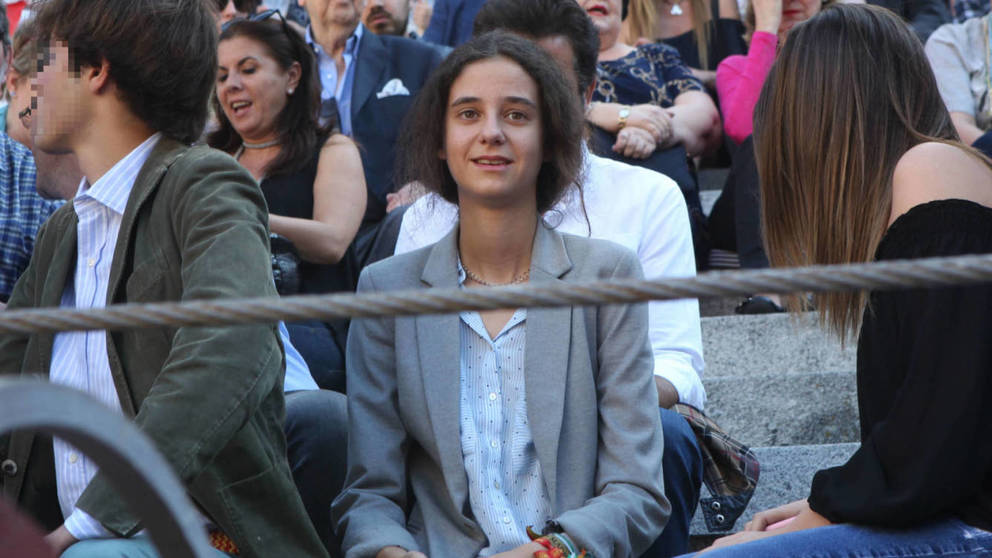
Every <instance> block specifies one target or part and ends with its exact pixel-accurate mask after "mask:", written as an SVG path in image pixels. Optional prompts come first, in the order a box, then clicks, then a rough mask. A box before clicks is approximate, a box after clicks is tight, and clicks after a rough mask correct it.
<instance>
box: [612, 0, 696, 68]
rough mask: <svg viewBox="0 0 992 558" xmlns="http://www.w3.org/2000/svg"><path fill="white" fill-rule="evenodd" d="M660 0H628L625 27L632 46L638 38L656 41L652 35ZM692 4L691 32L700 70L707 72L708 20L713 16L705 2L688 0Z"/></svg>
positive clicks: (653, 34) (656, 21)
mask: <svg viewBox="0 0 992 558" xmlns="http://www.w3.org/2000/svg"><path fill="white" fill-rule="evenodd" d="M661 1H662V0H630V6H629V10H630V12H629V13H628V14H627V20H626V22H627V25H628V26H629V27H628V29H629V34H630V36H628V37H627V39H628V42H629V43H630V44H633V43H634V41H636V40H637V39H638V38H640V37H647V38H649V39H657V37H656V36H655V33H654V29H655V26H656V25H657V23H658V10H659V8H660V7H659V6H658V4H660V3H661ZM688 1H689V2H690V3H691V4H692V30H693V32H694V33H695V37H696V48H697V49H698V50H699V65H700V66H701V68H700V69H702V70H709V69H711V68H710V67H709V42H710V26H709V25H708V24H709V22H710V20H711V19H713V15H712V14H711V13H710V6H709V3H708V1H707V0H688Z"/></svg>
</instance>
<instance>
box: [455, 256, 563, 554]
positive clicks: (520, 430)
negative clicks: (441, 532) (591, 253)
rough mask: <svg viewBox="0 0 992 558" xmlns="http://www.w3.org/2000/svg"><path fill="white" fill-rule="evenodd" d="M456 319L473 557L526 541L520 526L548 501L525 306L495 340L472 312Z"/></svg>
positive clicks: (537, 517)
mask: <svg viewBox="0 0 992 558" xmlns="http://www.w3.org/2000/svg"><path fill="white" fill-rule="evenodd" d="M458 282H459V283H460V284H461V283H464V282H465V271H464V269H463V268H462V267H461V265H459V269H458ZM459 316H460V317H461V324H460V325H461V327H460V334H459V358H460V370H461V402H460V405H459V413H460V421H461V422H460V431H461V446H462V456H463V459H464V465H465V475H466V477H467V478H468V494H469V503H470V504H471V506H472V515H474V516H475V520H476V521H478V523H479V527H480V528H481V529H482V532H483V533H485V534H486V539H487V540H488V544H487V545H486V548H484V549H483V550H482V551H481V552H479V555H480V556H489V555H491V554H496V553H498V552H505V551H507V550H511V549H513V548H516V547H518V546H520V545H522V544H525V543H527V542H528V541H529V540H530V538H529V537H528V536H527V531H526V528H527V526H528V525H533V526H541V525H544V524H545V523H546V522H547V521H548V520H549V519H551V499H550V498H549V497H548V493H547V489H546V488H545V487H546V484H545V482H544V473H543V472H542V470H541V462H540V461H538V459H537V448H536V447H535V446H534V438H533V436H532V435H531V430H530V424H529V423H528V418H527V392H526V390H525V387H524V383H525V382H524V375H525V374H526V371H525V370H524V353H525V348H526V345H527V324H526V320H527V309H526V308H519V309H517V311H516V312H514V314H513V316H512V317H511V318H510V319H509V321H507V322H506V324H505V325H504V326H503V329H502V330H501V331H500V332H499V333H498V334H497V335H496V337H495V338H491V337H490V336H489V332H488V331H487V330H486V326H485V324H484V323H483V322H482V316H481V315H480V314H479V313H478V312H461V313H460V314H459Z"/></svg>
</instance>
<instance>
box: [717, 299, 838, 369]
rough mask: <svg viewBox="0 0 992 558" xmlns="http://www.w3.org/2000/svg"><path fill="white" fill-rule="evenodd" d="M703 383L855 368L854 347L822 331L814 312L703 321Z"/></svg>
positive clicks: (735, 316) (734, 316)
mask: <svg viewBox="0 0 992 558" xmlns="http://www.w3.org/2000/svg"><path fill="white" fill-rule="evenodd" d="M701 324H702V332H703V358H704V359H705V361H706V369H705V371H704V372H703V378H704V379H707V378H708V379H712V378H718V377H722V376H749V375H752V374H797V373H810V372H823V371H852V370H854V369H855V349H856V347H855V343H854V341H853V340H852V341H850V342H848V344H847V346H846V347H841V344H840V341H839V340H838V339H837V338H836V337H835V336H834V335H833V334H831V333H828V332H827V331H826V330H824V329H822V328H820V326H819V323H818V321H817V318H816V314H815V313H812V312H808V313H805V314H802V315H800V316H795V315H791V314H760V315H751V316H738V315H732V316H714V317H708V318H702V320H701Z"/></svg>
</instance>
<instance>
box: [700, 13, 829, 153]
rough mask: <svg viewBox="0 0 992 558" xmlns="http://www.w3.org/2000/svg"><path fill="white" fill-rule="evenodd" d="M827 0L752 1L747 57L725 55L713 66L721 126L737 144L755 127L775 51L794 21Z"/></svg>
mask: <svg viewBox="0 0 992 558" xmlns="http://www.w3.org/2000/svg"><path fill="white" fill-rule="evenodd" d="M830 3H831V2H830V0H828V1H826V2H822V3H821V1H820V0H753V2H752V3H751V6H750V7H749V8H748V14H747V16H748V17H747V20H748V25H749V27H750V29H753V33H752V35H751V46H750V47H749V48H748V51H747V56H741V55H735V56H728V57H727V58H725V59H724V60H723V62H721V63H720V65H719V66H718V67H717V69H716V92H717V95H718V96H719V97H720V110H721V112H723V129H724V131H725V132H726V133H727V136H728V137H729V138H730V139H732V140H734V142H735V143H737V144H740V143H741V142H743V141H744V139H745V138H747V137H748V136H750V135H751V130H752V129H753V127H754V123H753V122H754V119H753V115H754V105H755V104H757V102H758V96H759V95H760V94H761V86H762V85H763V84H764V83H765V77H767V76H768V71H769V70H771V68H772V63H773V62H775V52H776V50H777V48H778V44H779V43H780V42H784V41H785V36H786V34H788V33H789V30H790V29H792V27H793V26H795V25H796V24H797V23H801V22H803V21H806V20H807V19H809V18H811V17H813V16H814V15H816V14H817V13H819V12H820V9H821V8H823V7H824V6H826V5H828V4H830Z"/></svg>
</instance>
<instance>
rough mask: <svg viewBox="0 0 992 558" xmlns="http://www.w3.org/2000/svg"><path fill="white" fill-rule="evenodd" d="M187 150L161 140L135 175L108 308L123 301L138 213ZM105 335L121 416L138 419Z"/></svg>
mask: <svg viewBox="0 0 992 558" xmlns="http://www.w3.org/2000/svg"><path fill="white" fill-rule="evenodd" d="M186 149H187V147H186V146H184V145H182V144H181V143H179V142H177V141H174V140H171V139H168V138H166V137H162V138H161V139H159V141H158V143H157V144H155V148H154V149H152V152H151V154H150V155H149V156H148V160H146V161H145V164H144V165H143V166H142V167H141V170H140V171H139V172H138V177H137V178H136V179H135V181H134V186H133V187H132V188H131V194H130V195H129V196H128V199H127V206H126V207H125V209H124V215H123V217H122V218H121V228H120V231H119V232H118V233H117V245H116V246H115V247H114V260H113V262H114V263H113V265H112V266H111V267H110V278H109V281H108V284H107V301H106V302H107V304H108V305H110V304H113V303H114V301H115V300H123V301H124V302H126V300H124V299H123V297H121V298H118V295H119V292H120V290H121V288H123V285H124V284H125V279H126V278H125V277H124V273H125V272H128V273H130V267H131V265H130V261H131V251H132V246H133V245H134V233H135V224H136V218H137V215H138V213H139V212H140V211H141V208H142V206H143V205H144V204H145V203H146V202H148V200H149V197H150V196H151V194H152V193H153V192H154V191H155V189H156V188H157V187H158V184H159V182H161V180H162V177H163V176H164V175H165V173H166V171H167V170H168V168H169V165H171V164H172V162H173V161H175V160H176V158H177V157H178V156H179V155H181V154H182V153H184V152H185V150H186ZM106 335H107V357H108V360H109V362H110V371H111V374H112V375H113V377H114V386H115V387H116V388H117V398H118V399H119V400H120V402H121V408H122V410H123V411H124V415H125V416H127V417H131V418H133V417H134V416H135V415H137V406H136V404H135V401H134V397H133V394H132V393H131V388H130V385H129V384H128V381H127V378H126V377H125V376H124V369H123V368H122V367H121V362H120V357H119V355H118V354H117V346H116V345H115V344H114V338H113V335H112V334H111V332H110V331H107V332H106Z"/></svg>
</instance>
